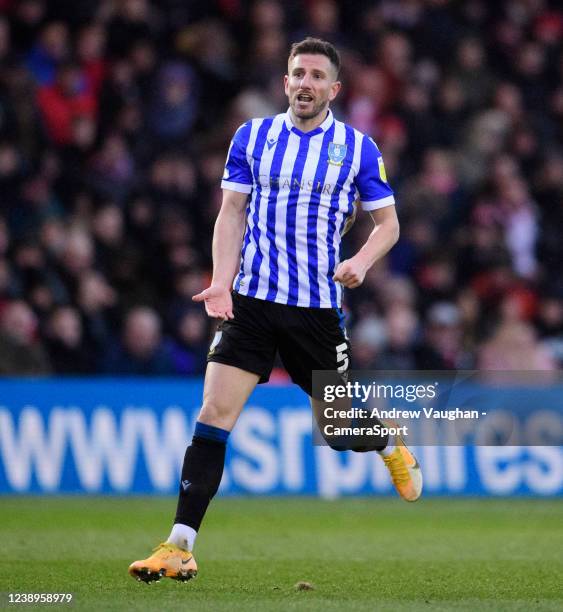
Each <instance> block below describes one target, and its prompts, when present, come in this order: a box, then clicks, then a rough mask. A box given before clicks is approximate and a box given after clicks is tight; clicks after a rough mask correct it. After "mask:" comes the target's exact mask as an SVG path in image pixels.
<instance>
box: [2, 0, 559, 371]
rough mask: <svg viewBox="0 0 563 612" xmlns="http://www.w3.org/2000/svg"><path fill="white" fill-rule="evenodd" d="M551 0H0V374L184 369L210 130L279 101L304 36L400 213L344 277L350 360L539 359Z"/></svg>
mask: <svg viewBox="0 0 563 612" xmlns="http://www.w3.org/2000/svg"><path fill="white" fill-rule="evenodd" d="M558 6H559V5H558V3H555V2H549V1H547V0H501V1H499V2H496V3H492V2H486V1H485V0H467V1H464V2H454V1H448V0H381V1H375V0H372V1H368V0H365V1H364V0H360V1H355V2H343V1H342V2H338V1H336V0H304V1H303V2H295V1H293V0H289V1H282V0H257V1H253V2H251V1H244V0H216V1H210V0H207V1H203V0H159V1H158V2H156V1H152V2H151V1H149V0H100V1H99V2H91V1H86V0H49V1H47V0H0V374H3V375H17V374H30V375H31V374H51V373H59V374H92V373H104V374H124V375H137V374H147V375H174V374H180V375H200V374H202V373H203V372H204V369H205V355H206V352H207V347H208V344H209V339H210V336H211V334H212V333H213V330H214V325H215V323H214V322H213V321H210V320H208V319H207V318H206V316H205V314H204V311H203V308H202V307H201V306H200V305H195V304H193V303H192V301H191V296H192V295H193V294H195V293H197V292H199V291H200V290H201V289H202V288H204V287H205V286H207V283H208V281H209V278H210V271H211V235H212V229H213V223H214V220H215V217H216V214H217V212H218V209H219V206H220V202H221V190H220V179H221V175H222V171H223V164H224V160H225V156H226V152H227V148H228V144H229V140H230V138H231V136H232V134H233V132H234V130H235V129H236V128H237V127H238V125H240V124H241V123H242V122H244V121H245V120H247V119H248V118H250V117H259V116H268V115H273V114H276V113H278V112H282V111H284V110H285V109H286V108H287V101H286V99H285V96H284V93H283V86H282V76H283V74H284V73H285V71H286V61H287V55H288V48H289V45H290V44H291V43H292V42H294V41H297V40H300V39H302V38H304V37H305V36H307V35H313V36H319V37H321V38H325V39H328V40H330V41H331V42H333V43H335V44H336V45H337V46H338V47H339V49H340V51H341V53H342V58H343V71H342V74H341V80H342V81H343V91H342V93H341V95H340V97H339V98H338V99H337V101H336V102H337V103H336V104H335V105H334V112H335V115H336V116H337V117H338V118H339V119H341V120H344V121H347V122H348V123H350V124H352V125H353V126H354V127H356V128H358V129H360V130H362V131H363V132H365V133H367V134H369V135H370V136H372V137H373V138H374V139H375V140H376V142H377V143H378V145H379V147H380V149H381V150H382V152H383V155H384V159H385V165H386V169H387V176H388V178H389V182H390V184H391V185H392V187H393V188H394V190H395V192H396V199H397V202H398V213H399V218H400V221H401V238H400V240H399V242H398V244H397V245H396V247H395V248H394V249H393V250H392V252H391V254H390V255H389V256H388V257H387V258H385V260H384V261H382V262H380V263H379V264H377V265H376V266H375V267H374V268H373V269H372V270H371V271H370V272H369V274H368V276H367V277H366V281H365V283H364V285H363V286H362V287H361V288H359V289H356V290H354V291H349V292H348V293H347V296H346V304H345V309H346V313H347V318H348V328H349V329H350V332H351V337H352V342H353V346H354V357H355V363H354V365H355V367H357V368H384V369H405V368H407V369H411V368H418V369H450V368H464V369H466V368H485V369H514V370H537V369H556V368H562V367H563V275H562V271H563V149H562V142H563V50H562V45H561V41H562V39H563V13H562V12H561V9H560V8H558ZM370 231H371V220H370V219H369V217H368V216H367V215H365V216H362V215H359V218H358V220H357V221H356V224H355V226H354V228H353V230H352V231H351V232H350V234H349V235H348V236H347V239H346V241H345V245H344V248H343V256H344V257H346V256H349V255H350V254H352V253H354V252H355V250H356V249H357V248H358V247H359V245H360V244H361V243H362V242H363V241H364V240H365V239H366V237H367V235H368V234H369V232H370ZM278 375H279V377H280V378H281V379H283V372H282V371H281V370H280V371H278Z"/></svg>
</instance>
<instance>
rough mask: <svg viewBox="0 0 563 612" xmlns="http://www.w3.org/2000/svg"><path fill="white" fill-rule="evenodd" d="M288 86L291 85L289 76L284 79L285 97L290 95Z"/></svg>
mask: <svg viewBox="0 0 563 612" xmlns="http://www.w3.org/2000/svg"><path fill="white" fill-rule="evenodd" d="M288 85H289V76H288V75H287V74H286V75H285V76H284V77H283V88H284V91H285V95H286V96H287V95H288V93H289V91H288Z"/></svg>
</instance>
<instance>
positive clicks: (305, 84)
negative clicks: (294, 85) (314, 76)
mask: <svg viewBox="0 0 563 612" xmlns="http://www.w3.org/2000/svg"><path fill="white" fill-rule="evenodd" d="M311 82H312V81H311V75H309V74H307V73H305V74H304V75H303V76H302V77H301V81H300V83H299V87H300V88H301V89H311Z"/></svg>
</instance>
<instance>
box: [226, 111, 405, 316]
mask: <svg viewBox="0 0 563 612" xmlns="http://www.w3.org/2000/svg"><path fill="white" fill-rule="evenodd" d="M221 187H222V188H223V189H230V190H232V191H238V192H242V193H248V194H249V201H248V207H247V211H246V212H247V225H246V231H245V235H244V241H243V246H242V253H241V263H240V271H239V274H238V275H237V277H236V279H235V282H234V289H235V291H238V292H239V293H241V294H243V295H247V296H250V297H255V298H258V299H262V300H269V301H274V302H278V303H281V304H288V305H292V306H306V307H310V308H338V307H340V304H341V299H342V286H341V285H340V283H335V282H334V281H333V280H332V276H333V274H334V271H335V270H336V267H337V266H338V264H339V262H340V241H341V238H342V230H343V228H344V225H345V223H346V220H347V219H348V217H349V216H350V215H351V214H352V213H353V211H354V204H355V202H356V200H358V199H359V200H360V202H361V206H362V208H363V209H364V210H368V211H369V210H375V209H376V208H383V207H384V206H390V205H393V204H394V203H395V200H394V197H393V191H392V190H391V188H390V187H389V185H388V184H387V180H386V177H385V169H384V166H383V159H382V157H381V153H380V152H379V149H378V148H377V145H376V144H375V142H374V141H373V140H372V139H371V138H369V137H368V136H365V135H364V134H362V133H361V132H358V131H357V130H355V129H354V128H352V127H350V126H348V125H346V124H344V123H342V122H341V121H336V120H335V119H334V117H333V115H332V112H331V111H330V110H329V111H328V114H327V117H326V119H325V120H324V122H323V123H322V124H321V125H320V126H319V127H317V128H316V129H314V130H312V131H311V132H302V131H301V130H299V129H298V128H296V127H295V126H294V125H293V123H292V122H291V119H290V116H289V113H281V114H279V115H276V116H275V117H268V118H267V119H252V120H251V121H248V122H247V123H245V124H243V125H242V126H241V127H240V128H239V129H238V130H237V132H236V133H235V135H234V137H233V140H232V142H231V146H230V148H229V153H228V156H227V162H226V165H225V173H224V175H223V181H222V182H221Z"/></svg>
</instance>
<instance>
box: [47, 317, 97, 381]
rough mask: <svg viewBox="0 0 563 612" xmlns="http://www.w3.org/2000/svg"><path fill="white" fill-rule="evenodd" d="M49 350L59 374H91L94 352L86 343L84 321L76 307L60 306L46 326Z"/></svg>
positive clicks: (56, 371) (54, 368)
mask: <svg viewBox="0 0 563 612" xmlns="http://www.w3.org/2000/svg"><path fill="white" fill-rule="evenodd" d="M46 336H47V351H48V353H49V356H50V359H51V363H52V365H53V370H54V372H55V373H57V374H91V373H92V372H94V365H95V364H94V361H93V359H92V357H93V353H92V351H90V350H88V346H86V345H85V343H84V338H83V330H82V321H81V319H80V315H79V313H78V311H77V310H76V308H73V307H72V306H59V307H57V308H55V310H53V312H52V313H51V315H50V317H49V320H48V321H47V326H46Z"/></svg>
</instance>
